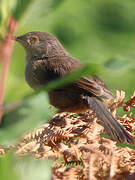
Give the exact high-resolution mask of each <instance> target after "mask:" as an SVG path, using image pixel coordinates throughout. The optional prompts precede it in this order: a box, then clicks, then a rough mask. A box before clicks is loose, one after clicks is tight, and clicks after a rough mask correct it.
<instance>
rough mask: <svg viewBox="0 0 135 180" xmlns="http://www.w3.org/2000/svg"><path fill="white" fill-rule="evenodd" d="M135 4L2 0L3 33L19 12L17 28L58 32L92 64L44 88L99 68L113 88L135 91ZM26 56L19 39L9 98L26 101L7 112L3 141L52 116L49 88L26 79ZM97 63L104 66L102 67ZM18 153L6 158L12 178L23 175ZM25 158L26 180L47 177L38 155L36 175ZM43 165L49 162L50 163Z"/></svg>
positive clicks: (4, 168) (2, 168) (1, 168)
mask: <svg viewBox="0 0 135 180" xmlns="http://www.w3.org/2000/svg"><path fill="white" fill-rule="evenodd" d="M134 9H135V2H134V1H133V0H129V1H127V0H119V1H117V0H109V1H108V0H102V1H101V0H92V1H91V0H87V1H82V0H74V1H73V0H68V1H64V0H0V37H3V35H4V34H5V32H6V29H7V28H8V19H9V17H10V16H11V15H13V17H14V18H15V19H16V20H17V21H18V22H19V30H18V32H17V34H19V35H20V34H23V33H26V32H28V31H35V30H38V31H46V32H49V33H52V34H54V35H55V36H56V37H57V38H58V39H59V40H60V41H61V42H62V44H63V45H64V47H65V48H66V49H67V50H68V51H69V52H70V53H71V55H72V56H74V57H76V58H78V59H80V60H81V61H82V62H83V63H84V64H86V65H85V66H84V68H83V69H82V70H79V71H78V72H75V73H73V74H71V75H69V76H67V77H65V78H63V79H62V80H60V81H56V82H52V83H51V84H48V86H46V87H45V88H44V89H46V90H50V89H51V88H54V87H57V86H60V85H63V83H64V84H65V83H67V82H71V81H72V80H74V79H76V78H78V77H80V76H81V75H93V74H95V73H96V74H97V75H99V76H100V77H101V79H103V80H104V81H105V82H106V83H107V85H108V87H109V88H110V89H111V90H113V91H115V90H116V89H119V90H124V91H126V94H128V95H129V96H130V95H131V94H132V93H133V90H134V74H135V68H134V66H135V61H134V59H135V52H134V48H135V35H134V34H135V23H134V19H135V11H134ZM0 43H1V42H0ZM24 59H25V52H24V50H23V48H21V47H20V46H19V45H18V44H15V48H14V52H13V55H12V61H11V65H10V72H9V75H8V82H7V88H6V96H5V104H8V103H12V102H14V101H16V100H21V101H22V102H23V103H22V105H21V106H20V107H18V108H17V109H15V110H14V111H13V112H10V113H8V114H6V115H5V116H4V117H3V121H2V124H1V126H0V144H9V143H13V142H16V139H18V137H19V136H20V135H22V133H24V132H26V131H29V130H31V129H33V128H35V127H37V126H40V125H41V124H42V123H43V122H46V121H47V120H48V119H49V117H50V116H51V110H50V109H49V102H48V98H47V94H46V93H41V92H40V93H39V94H34V93H33V91H32V90H31V89H30V88H29V87H28V85H27V84H26V82H25V79H24V69H25V61H24ZM93 63H94V64H93ZM95 63H96V65H95ZM88 64H90V65H88ZM97 67H102V68H100V71H99V70H98V68H97ZM29 94H31V96H29ZM127 98H128V97H127ZM12 157H13V156H12V154H9V155H7V156H5V157H4V158H2V159H1V160H0V179H8V178H7V175H8V174H10V180H12V179H14V180H16V179H18V177H17V175H16V173H15V171H14V168H12V166H11V162H12ZM25 162H26V163H24V164H23V163H22V162H19V161H18V162H17V163H18V164H17V167H19V166H20V169H21V168H22V169H23V171H24V172H23V174H22V175H20V174H19V179H20V180H21V179H22V180H23V179H25V180H27V179H34V178H35V179H41V180H42V179H47V178H45V176H44V175H43V177H44V178H43V177H40V175H41V174H43V172H41V171H40V170H39V171H38V173H37V163H38V162H37V161H35V162H33V161H32V160H30V162H31V164H30V166H31V169H33V170H31V175H29V176H27V177H26V176H24V177H23V175H24V174H25V172H26V171H27V172H28V170H27V169H26V168H27V167H29V166H28V164H27V163H28V161H25ZM22 164H23V165H22ZM32 164H33V165H32ZM39 164H40V165H41V164H42V163H41V162H39ZM40 165H39V166H40ZM42 166H43V168H44V163H43V164H42ZM10 167H11V168H10ZM43 168H42V171H43ZM39 169H41V168H39ZM1 172H2V173H1ZM6 172H8V174H6ZM19 172H21V170H18V172H17V173H19ZM34 172H35V174H36V173H37V174H38V175H37V176H36V175H35V174H34ZM45 172H46V171H44V173H45ZM20 177H21V178H20Z"/></svg>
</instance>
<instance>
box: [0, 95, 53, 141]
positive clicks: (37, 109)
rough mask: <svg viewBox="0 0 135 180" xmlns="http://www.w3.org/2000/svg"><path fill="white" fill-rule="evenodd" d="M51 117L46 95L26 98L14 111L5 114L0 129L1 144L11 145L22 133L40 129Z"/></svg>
mask: <svg viewBox="0 0 135 180" xmlns="http://www.w3.org/2000/svg"><path fill="white" fill-rule="evenodd" d="M51 116H52V110H51V108H50V106H49V103H48V97H47V94H46V93H43V92H42V93H40V94H35V95H32V96H30V97H27V98H26V99H24V101H23V102H22V105H21V106H20V107H19V108H17V109H16V110H15V111H13V112H11V113H9V114H7V115H6V116H5V117H4V118H3V121H2V124H1V128H0V141H1V143H2V144H12V143H15V142H16V140H17V139H18V138H19V137H20V136H21V135H22V134H23V133H24V132H28V131H30V130H32V129H34V128H36V127H40V126H41V125H42V124H43V123H45V122H47V120H48V119H49V118H50V117H51Z"/></svg>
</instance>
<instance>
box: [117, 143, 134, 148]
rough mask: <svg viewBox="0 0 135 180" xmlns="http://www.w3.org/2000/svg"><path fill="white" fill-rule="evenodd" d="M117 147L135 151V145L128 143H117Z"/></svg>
mask: <svg viewBox="0 0 135 180" xmlns="http://www.w3.org/2000/svg"><path fill="white" fill-rule="evenodd" d="M116 146H118V147H128V148H130V149H135V145H132V144H127V143H116Z"/></svg>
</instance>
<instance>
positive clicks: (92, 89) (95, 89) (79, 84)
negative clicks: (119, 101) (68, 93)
mask: <svg viewBox="0 0 135 180" xmlns="http://www.w3.org/2000/svg"><path fill="white" fill-rule="evenodd" d="M73 85H74V87H76V88H78V89H79V90H80V91H82V93H83V92H85V93H86V94H88V95H94V96H97V97H101V98H105V99H111V98H114V96H113V95H112V93H111V91H110V90H109V89H108V88H107V86H106V85H105V84H104V82H103V81H102V80H100V79H99V78H98V77H97V76H93V77H91V78H87V77H82V78H81V79H79V80H78V81H76V82H74V83H73Z"/></svg>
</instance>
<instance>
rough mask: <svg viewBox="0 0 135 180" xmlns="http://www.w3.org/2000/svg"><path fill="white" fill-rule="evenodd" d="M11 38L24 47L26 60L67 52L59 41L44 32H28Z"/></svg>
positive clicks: (65, 53)
mask: <svg viewBox="0 0 135 180" xmlns="http://www.w3.org/2000/svg"><path fill="white" fill-rule="evenodd" d="M13 39H14V40H16V41H17V42H19V43H20V44H21V45H22V46H23V47H24V49H25V51H26V54H27V56H26V59H27V61H31V60H37V59H40V58H41V59H43V58H45V57H53V56H57V55H58V56H59V55H60V56H62V55H63V56H64V55H67V54H68V53H67V52H66V51H65V49H64V47H63V46H62V45H61V44H60V42H59V41H58V40H57V39H56V38H55V37H54V36H52V35H50V34H48V33H46V32H28V33H26V34H24V35H21V36H16V37H14V38H13Z"/></svg>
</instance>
